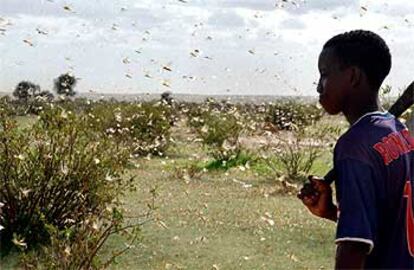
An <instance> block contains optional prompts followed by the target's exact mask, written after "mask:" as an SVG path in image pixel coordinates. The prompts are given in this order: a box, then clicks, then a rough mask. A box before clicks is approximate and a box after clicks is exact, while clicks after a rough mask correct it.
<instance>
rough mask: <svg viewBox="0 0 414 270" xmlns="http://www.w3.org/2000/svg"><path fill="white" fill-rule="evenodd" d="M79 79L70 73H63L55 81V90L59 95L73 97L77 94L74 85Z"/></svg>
mask: <svg viewBox="0 0 414 270" xmlns="http://www.w3.org/2000/svg"><path fill="white" fill-rule="evenodd" d="M76 83H77V79H76V77H75V76H73V75H72V74H70V73H65V74H61V75H60V76H59V77H57V78H56V79H55V81H54V86H55V91H56V93H57V94H58V95H61V96H64V97H73V96H74V95H76V92H75V90H74V87H75V85H76Z"/></svg>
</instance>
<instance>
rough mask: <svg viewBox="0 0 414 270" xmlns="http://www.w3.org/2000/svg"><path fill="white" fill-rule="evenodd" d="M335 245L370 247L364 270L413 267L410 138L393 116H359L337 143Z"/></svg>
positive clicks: (413, 152) (413, 143)
mask: <svg viewBox="0 0 414 270" xmlns="http://www.w3.org/2000/svg"><path fill="white" fill-rule="evenodd" d="M334 167H335V171H336V175H337V178H338V179H337V181H336V182H335V183H336V196H337V202H338V224H337V234H336V242H337V243H338V242H340V241H359V242H364V243H367V244H369V245H370V253H369V254H368V256H367V260H366V264H365V268H369V269H379V268H389V269H414V214H413V207H414V206H413V202H414V198H413V197H414V195H413V194H414V183H413V181H414V138H413V137H411V136H410V134H409V132H408V130H407V128H406V127H405V126H404V125H403V124H402V123H401V122H400V121H398V119H396V118H395V117H394V116H393V115H391V114H389V113H387V112H385V113H382V112H372V113H369V114H366V115H364V116H363V117H361V118H360V119H359V120H358V121H357V122H355V123H354V124H353V125H352V126H351V127H350V129H349V130H348V131H347V132H346V133H345V134H344V135H343V136H341V138H340V139H339V140H338V142H337V144H336V146H335V152H334Z"/></svg>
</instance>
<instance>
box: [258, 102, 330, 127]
mask: <svg viewBox="0 0 414 270" xmlns="http://www.w3.org/2000/svg"><path fill="white" fill-rule="evenodd" d="M323 114H324V112H323V110H322V109H321V108H320V107H319V106H318V105H317V104H311V103H302V102H298V101H294V100H287V101H280V102H278V103H276V104H272V105H269V106H268V107H267V111H266V117H265V121H267V122H271V123H272V124H273V125H275V126H276V127H277V128H278V129H279V130H293V129H300V128H303V127H306V126H309V125H311V124H314V123H316V122H317V121H319V120H320V119H321V118H322V116H323Z"/></svg>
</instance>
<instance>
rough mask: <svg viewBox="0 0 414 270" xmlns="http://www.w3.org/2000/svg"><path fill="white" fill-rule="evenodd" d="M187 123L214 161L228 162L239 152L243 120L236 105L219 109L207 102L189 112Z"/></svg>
mask: <svg viewBox="0 0 414 270" xmlns="http://www.w3.org/2000/svg"><path fill="white" fill-rule="evenodd" d="M188 123H189V125H190V126H191V127H192V128H193V129H194V130H195V131H196V133H197V134H198V137H199V138H200V140H201V142H202V143H203V145H205V146H206V147H207V149H208V153H209V154H210V155H211V156H212V157H213V158H214V159H215V160H216V161H219V162H228V161H230V160H231V159H235V158H237V156H238V155H239V154H240V152H241V145H240V143H239V136H240V134H241V132H242V130H243V122H242V119H241V116H240V114H239V113H238V111H237V108H236V107H232V108H231V109H230V110H219V109H218V108H217V107H215V106H214V105H213V106H212V104H210V103H208V102H207V103H206V104H205V106H204V107H198V108H193V110H192V111H190V112H189V119H188Z"/></svg>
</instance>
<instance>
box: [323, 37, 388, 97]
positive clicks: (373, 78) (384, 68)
mask: <svg viewBox="0 0 414 270" xmlns="http://www.w3.org/2000/svg"><path fill="white" fill-rule="evenodd" d="M329 48H332V49H333V50H334V53H335V56H336V57H338V59H339V60H340V61H341V62H342V64H343V65H345V66H351V65H355V66H357V67H359V68H360V69H362V70H363V71H364V72H365V74H366V75H367V77H368V81H369V83H370V85H371V87H373V88H374V89H376V90H378V89H379V88H380V86H381V84H382V82H383V81H384V79H385V77H387V75H388V73H389V72H390V69H391V53H390V49H389V48H388V46H387V44H386V43H385V41H384V40H383V39H382V38H381V37H380V36H379V35H377V34H375V33H374V32H371V31H367V30H354V31H350V32H345V33H342V34H339V35H336V36H334V37H332V38H331V39H329V40H328V41H327V42H326V43H325V45H324V46H323V49H329Z"/></svg>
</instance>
